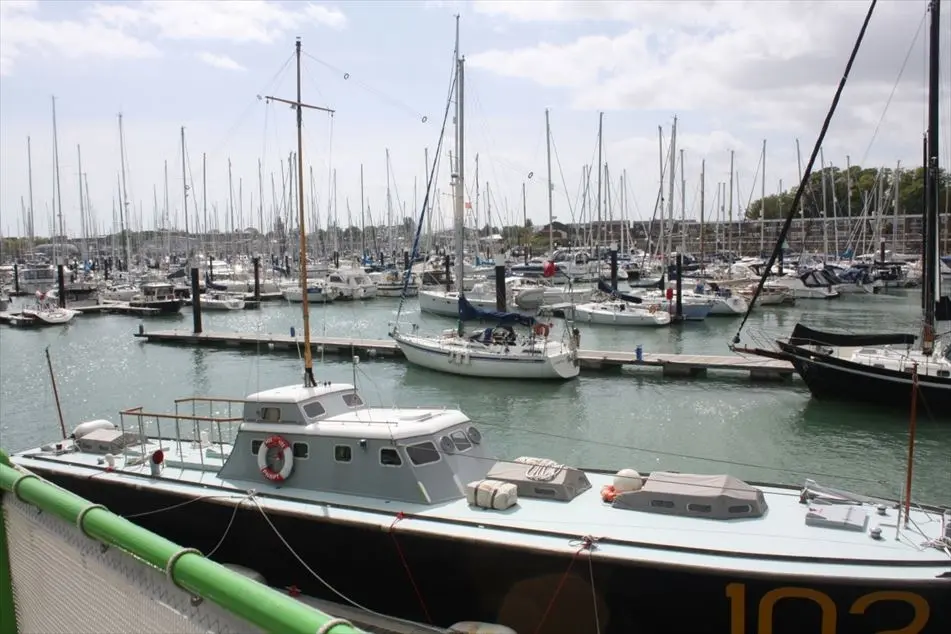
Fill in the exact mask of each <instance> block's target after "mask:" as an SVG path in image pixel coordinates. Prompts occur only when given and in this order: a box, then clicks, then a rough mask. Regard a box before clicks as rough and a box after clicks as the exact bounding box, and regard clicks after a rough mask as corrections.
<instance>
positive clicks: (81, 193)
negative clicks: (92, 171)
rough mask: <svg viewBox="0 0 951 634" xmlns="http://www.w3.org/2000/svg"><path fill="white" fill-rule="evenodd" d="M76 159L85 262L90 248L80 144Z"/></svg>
mask: <svg viewBox="0 0 951 634" xmlns="http://www.w3.org/2000/svg"><path fill="white" fill-rule="evenodd" d="M76 159H77V160H78V161H79V167H78V169H79V224H80V228H81V229H82V232H81V235H82V239H83V242H82V245H83V262H85V261H86V258H87V256H88V254H89V249H88V247H87V246H86V206H85V204H84V199H83V153H82V151H81V150H80V149H79V145H78V144H77V145H76Z"/></svg>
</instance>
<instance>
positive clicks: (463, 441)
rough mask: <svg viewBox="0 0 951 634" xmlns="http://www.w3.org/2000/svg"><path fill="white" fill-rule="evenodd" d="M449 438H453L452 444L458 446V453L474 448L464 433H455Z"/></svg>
mask: <svg viewBox="0 0 951 634" xmlns="http://www.w3.org/2000/svg"><path fill="white" fill-rule="evenodd" d="M449 437H450V438H452V444H453V445H455V446H456V451H468V450H469V449H471V448H472V441H470V440H469V438H468V437H467V436H466V435H465V433H464V432H461V431H454V432H452V433H451V434H449Z"/></svg>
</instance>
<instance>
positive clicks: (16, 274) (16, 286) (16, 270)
mask: <svg viewBox="0 0 951 634" xmlns="http://www.w3.org/2000/svg"><path fill="white" fill-rule="evenodd" d="M13 292H14V293H15V294H16V295H19V294H20V265H19V264H17V263H16V262H14V263H13Z"/></svg>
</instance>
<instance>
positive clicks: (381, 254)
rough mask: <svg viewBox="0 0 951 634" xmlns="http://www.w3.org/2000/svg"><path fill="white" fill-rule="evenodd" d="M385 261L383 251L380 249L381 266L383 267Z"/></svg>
mask: <svg viewBox="0 0 951 634" xmlns="http://www.w3.org/2000/svg"><path fill="white" fill-rule="evenodd" d="M383 262H384V258H383V252H382V251H380V268H383Z"/></svg>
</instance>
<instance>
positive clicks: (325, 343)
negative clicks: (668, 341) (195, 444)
mask: <svg viewBox="0 0 951 634" xmlns="http://www.w3.org/2000/svg"><path fill="white" fill-rule="evenodd" d="M135 336H136V337H137V338H140V339H143V340H145V341H147V342H152V343H165V344H172V345H187V346H209V347H220V348H256V349H264V350H296V349H297V347H298V346H300V345H302V344H303V340H302V339H301V338H300V337H297V336H295V337H292V336H291V335H290V334H286V335H283V334H274V333H262V334H257V333H236V332H203V333H201V334H197V335H196V334H194V333H192V332H189V331H184V330H151V331H147V330H144V328H142V327H140V328H139V331H138V332H137V333H135ZM311 349H312V350H313V352H315V353H316V354H321V353H323V354H327V355H352V354H356V355H359V356H361V357H369V358H376V357H387V358H393V359H397V358H399V359H401V358H403V354H402V352H401V351H400V349H399V347H398V346H397V345H396V342H394V341H392V340H389V339H354V338H348V337H324V336H317V335H312V336H311ZM578 359H579V360H580V362H581V368H582V370H587V371H611V370H615V371H617V370H620V369H621V368H622V367H625V366H634V367H638V366H640V367H656V368H660V369H661V370H662V371H663V373H664V375H665V376H672V377H695V376H703V375H705V374H706V373H707V371H708V370H715V371H727V372H741V373H746V374H748V375H749V377H750V378H751V379H753V380H757V381H776V380H788V379H791V378H792V376H793V373H794V370H793V367H792V364H790V363H788V362H786V361H779V360H775V359H765V358H762V357H755V356H741V355H720V356H718V355H693V354H667V353H646V352H645V353H643V354H642V355H641V358H640V359H638V358H637V354H636V353H635V352H616V351H606V350H579V351H578Z"/></svg>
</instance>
